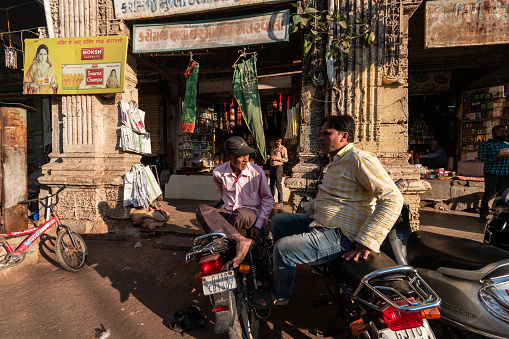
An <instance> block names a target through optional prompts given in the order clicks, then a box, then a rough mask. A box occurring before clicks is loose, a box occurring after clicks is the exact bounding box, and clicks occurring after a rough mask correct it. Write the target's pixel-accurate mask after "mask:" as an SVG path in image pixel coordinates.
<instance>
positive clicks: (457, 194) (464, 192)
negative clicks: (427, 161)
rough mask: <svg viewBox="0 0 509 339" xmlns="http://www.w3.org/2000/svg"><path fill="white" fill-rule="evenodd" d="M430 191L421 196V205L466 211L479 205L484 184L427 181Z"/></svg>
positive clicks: (459, 181)
mask: <svg viewBox="0 0 509 339" xmlns="http://www.w3.org/2000/svg"><path fill="white" fill-rule="evenodd" d="M425 181H427V182H428V183H429V184H430V185H431V190H429V191H427V192H425V193H423V194H421V204H422V205H432V206H433V207H435V208H441V209H451V210H466V209H475V208H478V207H479V206H480V205H481V199H482V196H483V193H484V182H478V181H467V180H428V179H425Z"/></svg>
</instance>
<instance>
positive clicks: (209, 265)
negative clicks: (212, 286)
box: [199, 253, 223, 276]
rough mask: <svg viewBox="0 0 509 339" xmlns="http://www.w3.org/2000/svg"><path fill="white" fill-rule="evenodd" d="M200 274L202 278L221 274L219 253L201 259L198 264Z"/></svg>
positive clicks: (221, 263) (221, 267) (221, 265)
mask: <svg viewBox="0 0 509 339" xmlns="http://www.w3.org/2000/svg"><path fill="white" fill-rule="evenodd" d="M199 265H200V268H201V272H202V273H203V275H204V276H206V275H211V274H215V273H219V272H221V270H222V269H223V260H222V258H221V255H220V254H219V253H216V254H211V255H207V256H206V257H202V258H201V259H200V262H199Z"/></svg>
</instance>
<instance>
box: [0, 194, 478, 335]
mask: <svg viewBox="0 0 509 339" xmlns="http://www.w3.org/2000/svg"><path fill="white" fill-rule="evenodd" d="M169 205H171V206H173V207H171V208H170V207H168V209H169V210H170V213H171V215H172V216H173V218H172V220H170V223H169V224H170V226H168V227H171V228H172V229H171V233H167V234H166V235H159V234H156V235H153V234H151V233H142V237H141V238H130V239H129V238H125V237H111V236H108V237H99V236H93V237H86V242H87V245H88V247H89V253H90V254H89V259H88V264H87V266H86V267H85V269H84V270H83V271H81V272H79V273H71V272H67V271H64V270H62V269H61V267H60V266H59V264H58V263H57V262H55V260H54V259H55V258H54V253H53V252H52V249H53V241H54V239H53V238H51V237H45V238H43V239H42V242H41V255H40V260H39V263H38V264H36V265H33V266H28V267H23V268H21V269H19V270H17V271H15V272H12V273H10V274H9V275H8V276H7V277H2V278H1V279H0V289H1V290H2V305H3V306H4V315H3V316H2V320H1V321H0V333H2V336H1V337H2V338H98V337H99V336H100V335H101V333H102V332H103V331H108V330H109V331H110V332H109V333H111V336H110V338H200V339H201V338H226V337H227V336H226V335H214V334H213V319H214V317H213V313H212V310H211V307H210V302H209V301H208V298H207V297H204V296H203V295H202V291H201V287H200V286H199V285H198V284H197V283H196V282H195V281H194V274H195V273H197V272H198V265H197V263H195V262H192V263H189V264H186V263H185V260H184V255H185V251H184V250H176V249H161V248H156V247H158V246H159V245H160V244H159V245H158V241H160V240H161V239H173V241H169V243H171V244H181V245H182V246H184V244H186V243H189V241H190V238H189V237H187V236H186V237H183V236H179V235H176V232H175V229H176V228H178V227H180V228H181V229H185V230H187V231H186V232H191V233H192V232H194V231H193V229H194V227H193V225H194V224H195V220H193V219H194V218H193V214H192V210H193V208H194V206H196V202H190V201H180V202H169ZM285 208H288V207H287V206H286V207H285ZM476 217H477V216H476V215H473V214H468V213H458V212H448V211H434V210H423V211H421V220H422V224H423V227H422V228H423V229H428V230H432V231H436V232H443V233H452V234H458V235H459V236H463V237H468V238H474V239H477V238H479V237H480V233H481V232H482V224H480V223H478V222H477V219H476ZM171 225H173V226H171ZM186 232H184V233H186ZM115 240H116V241H115ZM159 247H161V246H159ZM175 248H177V247H175ZM323 293H324V290H323V288H322V284H321V281H320V280H319V278H317V277H315V276H313V275H312V274H310V273H309V271H308V269H307V267H300V268H299V271H298V275H297V281H296V290H295V293H294V296H293V298H292V300H291V302H290V304H289V306H288V307H287V308H285V309H276V310H274V311H273V313H272V315H271V316H270V317H269V318H268V319H266V320H264V321H263V324H262V331H263V338H318V336H315V335H314V334H313V333H314V331H316V330H317V329H323V328H325V327H327V326H331V325H333V324H334V314H333V309H332V308H330V307H323V308H319V309H314V308H313V307H312V304H311V302H312V300H314V299H319V298H320V297H321V294H323ZM190 305H196V306H198V307H199V308H201V309H202V310H203V311H204V312H205V313H206V315H207V322H206V324H205V326H204V327H203V328H201V329H197V330H194V331H190V332H189V333H185V334H183V335H181V334H178V333H174V332H172V331H171V330H169V329H168V327H167V325H168V323H169V322H171V321H173V313H174V312H176V311H178V310H180V309H183V308H186V307H187V306H190ZM341 337H342V336H341V335H337V336H334V338H341Z"/></svg>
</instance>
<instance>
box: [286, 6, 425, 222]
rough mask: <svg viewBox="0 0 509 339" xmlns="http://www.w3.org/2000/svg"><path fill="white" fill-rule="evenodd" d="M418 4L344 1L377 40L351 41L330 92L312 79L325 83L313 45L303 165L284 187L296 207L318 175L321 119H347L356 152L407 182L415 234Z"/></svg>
mask: <svg viewBox="0 0 509 339" xmlns="http://www.w3.org/2000/svg"><path fill="white" fill-rule="evenodd" d="M329 1H332V0H329ZM419 4H420V1H407V2H403V1H402V0H387V1H384V3H383V4H378V3H375V2H373V1H361V2H359V1H353V0H345V1H341V2H340V5H339V6H340V8H339V11H340V12H342V13H345V14H346V15H347V17H348V18H349V20H350V21H351V22H353V20H354V18H355V17H357V18H372V20H373V21H374V22H373V31H374V33H375V36H376V38H375V41H374V42H373V44H372V45H371V46H370V47H365V46H364V44H363V41H362V39H357V40H355V41H353V42H352V45H351V47H350V53H349V54H348V56H346V57H345V58H344V60H339V59H337V60H335V61H336V64H335V70H336V79H335V83H336V85H335V86H334V88H330V84H328V85H329V87H326V85H321V84H320V83H317V82H316V81H313V79H316V78H319V77H317V76H316V74H315V73H316V72H322V74H323V77H324V78H325V74H324V73H325V67H322V66H321V64H322V62H320V61H317V60H316V58H320V59H321V60H324V56H325V51H324V50H323V48H320V46H314V48H315V50H314V51H313V53H310V54H309V55H306V56H305V57H304V66H303V82H302V109H301V114H302V118H303V121H302V129H301V137H300V142H301V144H300V149H299V159H300V162H299V163H298V164H297V165H296V166H295V167H294V169H293V176H292V178H288V179H286V181H285V185H286V186H287V187H289V188H290V189H292V191H293V193H294V195H295V196H296V197H295V200H294V201H299V198H300V197H303V196H306V195H313V194H314V193H316V190H317V185H318V184H319V181H317V180H318V179H319V175H320V172H321V171H322V168H323V162H321V161H320V158H319V156H318V154H317V152H318V150H319V145H318V135H319V130H320V127H321V126H320V121H321V119H322V118H323V116H324V115H325V112H326V111H327V112H330V114H332V115H338V114H349V115H351V116H353V117H354V119H355V121H356V131H355V144H356V147H358V148H360V149H363V150H366V151H369V152H373V153H375V154H376V155H377V156H378V158H379V159H380V161H381V162H382V164H383V165H384V167H385V168H386V170H387V172H388V173H389V175H390V176H391V177H392V178H393V179H395V180H397V179H400V178H401V179H404V180H405V183H404V184H402V185H401V190H402V192H403V195H404V196H405V200H406V201H407V202H408V203H409V204H410V206H411V211H412V216H413V220H412V227H413V228H414V229H417V228H418V217H419V214H418V208H419V194H420V193H423V192H425V191H426V190H428V189H429V185H428V184H427V183H425V182H424V181H421V180H420V177H419V174H418V172H417V171H416V170H415V169H414V167H413V166H411V165H409V163H408V158H409V154H408V153H407V149H408V89H407V77H408V70H407V65H408V53H407V43H408V35H407V32H408V20H409V18H410V16H411V15H412V13H413V12H414V11H415V9H417V7H418V6H419ZM304 6H305V5H304ZM325 6H326V4H325V3H323V2H321V1H320V0H318V1H317V2H316V3H315V8H318V9H320V8H321V9H325V8H326V7H325ZM336 10H338V9H336ZM320 51H321V52H320ZM327 91H331V92H332V94H331V96H330V97H331V99H332V100H324V98H326V97H328V96H327V95H326V93H327ZM327 105H330V106H329V107H327Z"/></svg>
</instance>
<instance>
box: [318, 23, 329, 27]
mask: <svg viewBox="0 0 509 339" xmlns="http://www.w3.org/2000/svg"><path fill="white" fill-rule="evenodd" d="M318 26H320V27H323V28H327V24H326V23H325V22H319V23H318Z"/></svg>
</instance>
